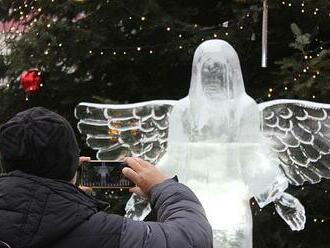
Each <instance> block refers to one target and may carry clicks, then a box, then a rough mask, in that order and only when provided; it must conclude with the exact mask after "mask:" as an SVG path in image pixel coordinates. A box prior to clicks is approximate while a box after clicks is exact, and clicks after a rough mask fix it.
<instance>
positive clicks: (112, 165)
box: [80, 160, 135, 188]
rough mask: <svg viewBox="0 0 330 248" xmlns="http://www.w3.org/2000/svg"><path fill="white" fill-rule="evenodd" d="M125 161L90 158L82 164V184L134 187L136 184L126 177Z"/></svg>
mask: <svg viewBox="0 0 330 248" xmlns="http://www.w3.org/2000/svg"><path fill="white" fill-rule="evenodd" d="M126 166H127V164H126V163H125V162H124V161H113V160H90V161H88V162H83V163H82V165H81V175H80V179H81V185H82V186H85V187H90V188H132V187H134V186H135V184H134V183H133V182H132V181H131V180H129V179H128V178H127V177H125V176H124V175H123V173H122V169H123V168H124V167H126Z"/></svg>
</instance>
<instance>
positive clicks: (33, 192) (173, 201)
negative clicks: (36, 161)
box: [0, 171, 212, 248]
mask: <svg viewBox="0 0 330 248" xmlns="http://www.w3.org/2000/svg"><path fill="white" fill-rule="evenodd" d="M150 200H151V205H152V207H153V208H154V210H155V211H156V212H157V219H158V222H143V221H133V220H130V219H127V218H123V217H121V216H118V215H112V214H107V213H105V212H102V211H99V209H98V202H97V201H96V200H95V199H94V198H92V197H90V196H88V195H87V194H85V193H84V192H82V191H81V190H80V189H79V188H77V187H76V186H74V185H71V184H69V183H66V182H64V181H57V180H52V179H47V178H41V177H36V176H33V175H29V174H25V173H23V172H20V171H14V172H11V173H9V174H8V175H4V176H1V177H0V240H2V241H5V242H6V243H8V244H9V245H10V246H11V247H12V248H20V247H35V248H37V247H51V248H62V247H63V248H64V247H67V248H89V247H93V248H94V247H95V248H98V247H99V248H102V247H106V248H117V247H118V248H143V247H146V248H209V247H212V230H211V227H210V225H209V223H208V221H207V219H206V217H205V214H204V210H203V208H202V206H201V204H200V203H199V201H198V199H197V198H196V196H195V195H194V194H193V193H192V192H191V190H190V189H188V188H187V187H186V186H184V185H182V184H179V183H176V182H174V181H173V180H167V181H166V182H164V183H162V184H159V185H157V186H156V187H154V188H153V189H152V191H151V199H150Z"/></svg>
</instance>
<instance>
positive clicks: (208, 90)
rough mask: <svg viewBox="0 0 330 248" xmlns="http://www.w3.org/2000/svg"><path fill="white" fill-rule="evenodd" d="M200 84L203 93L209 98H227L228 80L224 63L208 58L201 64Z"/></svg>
mask: <svg viewBox="0 0 330 248" xmlns="http://www.w3.org/2000/svg"><path fill="white" fill-rule="evenodd" d="M201 84H202V91H203V93H204V95H205V96H206V97H207V98H209V99H210V100H215V101H219V100H226V99H229V82H228V71H227V67H226V65H224V64H223V63H220V62H217V61H216V60H213V59H211V58H209V59H208V60H206V61H205V62H204V63H203V65H202V71H201Z"/></svg>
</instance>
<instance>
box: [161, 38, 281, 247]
mask: <svg viewBox="0 0 330 248" xmlns="http://www.w3.org/2000/svg"><path fill="white" fill-rule="evenodd" d="M259 115H260V114H259V110H258V106H257V103H256V102H255V101H254V100H253V99H252V98H251V97H249V96H248V95H247V94H246V93H245V89H244V83H243V78H242V73H241V68H240V63H239V59H238V56H237V54H236V52H235V50H234V49H233V48H232V47H231V46H230V45H229V44H228V43H227V42H225V41H221V40H211V41H206V42H204V43H202V44H201V45H200V46H199V47H198V49H197V50H196V52H195V55H194V60H193V68H192V77H191V85H190V90H189V95H188V96H187V97H185V98H183V99H181V100H180V101H179V102H178V103H177V104H176V105H175V106H174V109H173V111H172V114H171V117H170V124H169V125H170V128H169V137H168V148H167V153H166V155H165V156H164V157H163V159H162V160H161V161H160V163H159V166H160V168H161V169H163V170H164V171H165V172H167V173H168V174H169V175H170V176H174V175H177V176H178V178H179V181H180V182H183V183H185V184H186V185H188V186H189V187H190V188H191V189H192V190H193V191H194V192H195V194H196V195H197V196H198V197H199V199H200V200H201V202H202V204H203V206H204V208H205V210H206V214H207V216H208V219H209V221H210V223H211V225H212V228H213V236H214V247H222V248H224V247H225V248H234V247H235V248H251V247H252V217H251V210H250V205H249V199H250V198H251V197H252V196H255V195H258V194H260V193H262V192H264V191H265V189H266V188H267V187H270V186H271V183H272V182H273V181H274V179H275V178H276V177H277V176H278V175H279V174H280V171H279V169H278V166H277V164H276V163H277V161H276V160H271V159H270V157H271V156H269V150H268V148H267V147H266V146H265V145H264V140H263V138H262V132H261V130H260V116H259Z"/></svg>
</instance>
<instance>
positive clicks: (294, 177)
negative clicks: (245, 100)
mask: <svg viewBox="0 0 330 248" xmlns="http://www.w3.org/2000/svg"><path fill="white" fill-rule="evenodd" d="M259 109H260V111H261V112H262V129H263V134H264V135H265V137H267V138H269V139H270V141H271V144H272V147H273V150H274V151H275V152H276V153H277V154H278V158H279V160H280V166H281V168H282V170H283V172H284V174H285V175H286V177H287V178H288V180H289V182H290V183H291V184H294V185H302V184H303V183H305V182H309V183H317V182H319V181H320V180H321V178H330V104H320V103H314V102H308V101H298V100H275V101H269V102H265V103H261V104H259Z"/></svg>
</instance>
